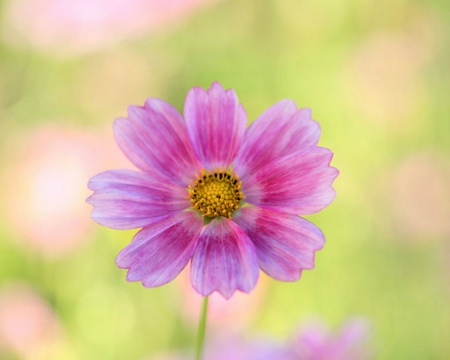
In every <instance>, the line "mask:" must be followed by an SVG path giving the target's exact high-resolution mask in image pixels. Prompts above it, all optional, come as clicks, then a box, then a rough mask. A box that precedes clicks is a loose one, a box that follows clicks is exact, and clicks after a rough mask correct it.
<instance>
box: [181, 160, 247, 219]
mask: <svg viewBox="0 0 450 360" xmlns="http://www.w3.org/2000/svg"><path fill="white" fill-rule="evenodd" d="M200 175H201V176H199V175H198V174H197V175H196V176H197V180H196V181H195V182H194V186H189V187H188V191H189V197H190V198H191V203H192V206H193V207H194V208H195V209H197V210H198V211H200V212H201V213H202V214H203V216H207V217H210V218H215V217H217V216H227V217H228V218H230V219H231V214H232V213H233V211H235V210H237V209H238V208H239V202H240V201H241V200H242V199H243V198H244V197H245V196H244V194H243V193H242V191H241V186H242V181H239V176H238V175H236V173H235V172H234V171H233V172H232V171H231V170H225V169H224V170H222V168H219V169H216V170H214V172H210V171H209V170H201V171H200Z"/></svg>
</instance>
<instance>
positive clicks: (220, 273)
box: [191, 218, 259, 299]
mask: <svg viewBox="0 0 450 360" xmlns="http://www.w3.org/2000/svg"><path fill="white" fill-rule="evenodd" d="M258 276H259V266H258V257H257V255H256V252H255V248H254V246H253V244H252V242H251V241H250V239H249V238H248V237H247V235H246V234H245V233H244V232H243V231H242V229H241V228H239V226H237V225H236V224H235V223H234V222H233V221H231V220H228V219H226V218H216V219H214V220H213V221H211V223H209V225H207V226H206V228H205V229H204V230H203V232H202V234H201V236H200V238H199V239H198V244H197V247H196V249H195V252H194V256H193V257H192V266H191V282H192V286H193V287H194V288H195V289H196V290H197V291H198V292H199V293H200V294H201V295H203V296H208V295H210V294H211V293H212V292H213V291H218V292H219V293H220V294H222V295H223V296H224V297H225V298H227V299H229V298H230V297H231V296H232V295H233V293H234V292H235V291H236V290H240V291H243V292H246V293H248V292H250V290H252V289H253V288H254V287H255V285H256V281H257V280H258Z"/></svg>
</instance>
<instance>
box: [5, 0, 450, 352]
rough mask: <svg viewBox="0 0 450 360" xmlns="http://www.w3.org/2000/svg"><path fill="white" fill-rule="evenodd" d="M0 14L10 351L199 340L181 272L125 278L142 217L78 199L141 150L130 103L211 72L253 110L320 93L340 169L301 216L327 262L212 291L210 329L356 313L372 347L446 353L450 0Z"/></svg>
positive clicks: (292, 1)
mask: <svg viewBox="0 0 450 360" xmlns="http://www.w3.org/2000/svg"><path fill="white" fill-rule="evenodd" d="M0 14H1V15H0V169H1V171H0V185H1V186H0V199H1V200H0V202H1V207H0V358H1V359H5V360H16V359H25V360H29V359H45V360H65V359H67V360H91V359H92V360H114V359H117V360H120V359H127V360H128V359H129V360H144V359H145V360H147V359H156V358H162V357H164V356H166V355H164V354H173V353H184V352H187V353H188V352H189V351H192V348H193V344H194V343H195V335H196V325H197V317H198V312H199V307H200V302H199V297H198V296H196V294H195V293H194V291H193V290H192V288H191V287H190V285H189V279H188V276H187V274H186V273H183V274H182V275H181V276H179V277H178V278H177V280H176V281H174V282H172V283H170V284H168V285H166V286H163V287H161V288H156V289H145V288H143V287H142V286H141V284H140V283H127V282H126V281H125V271H124V270H120V269H118V268H117V267H116V266H115V263H114V259H115V256H116V254H117V253H118V252H119V250H120V249H122V248H123V247H124V246H125V245H127V244H128V243H129V241H130V240H131V237H132V235H133V233H134V231H115V230H110V229H108V228H104V227H101V226H99V225H97V224H95V223H94V222H93V221H92V220H91V219H90V216H89V214H90V210H91V209H90V206H89V205H88V204H86V203H85V202H84V199H85V198H86V197H87V196H89V194H90V193H89V190H88V189H87V187H86V183H87V181H88V179H89V178H90V177H91V176H92V175H94V174H96V173H97V172H99V171H102V170H106V169H111V168H130V167H131V164H129V163H128V161H127V160H126V159H125V158H124V156H123V155H122V154H121V153H120V151H119V150H118V148H117V146H116V145H115V142H114V138H113V133H112V122H113V119H114V118H115V117H118V116H123V115H125V114H126V107H127V106H128V105H129V104H143V103H144V101H145V99H146V98H147V97H158V98H162V99H164V100H166V101H168V102H170V103H171V104H173V105H174V106H176V107H177V108H178V109H179V110H180V111H182V109H183V103H184V98H185V96H186V93H187V92H188V90H189V89H190V88H191V87H193V86H202V87H204V88H207V87H209V86H210V84H211V83H212V82H213V81H216V80H217V81H220V82H221V83H222V85H223V86H224V87H226V88H234V89H235V90H236V92H237V94H238V96H239V98H240V101H241V103H242V104H243V105H244V106H245V108H246V110H247V113H248V118H249V121H250V122H251V121H253V120H254V119H255V118H256V117H257V116H258V115H259V114H260V113H262V112H263V111H264V110H265V109H266V108H267V107H269V106H270V105H272V104H274V103H275V102H277V101H279V100H281V99H283V98H290V99H294V100H295V101H296V102H297V104H298V106H300V107H310V108H312V109H313V118H314V119H316V120H317V121H319V123H320V124H321V126H322V133H323V134H322V137H321V140H320V143H319V144H320V145H321V146H324V147H328V148H330V149H332V151H333V152H334V153H335V157H334V160H333V165H334V166H335V167H337V168H338V169H339V170H340V176H339V177H338V179H337V180H336V182H335V188H336V190H337V193H338V196H337V198H336V200H335V201H334V203H333V204H332V205H331V206H330V207H328V208H327V209H325V210H324V211H322V212H320V213H318V214H315V215H313V216H309V217H308V218H309V219H310V220H311V221H313V222H314V223H316V224H317V225H318V226H319V227H320V228H321V229H323V231H324V233H325V235H326V238H327V243H326V245H325V248H324V249H323V250H322V251H320V252H318V253H317V255H316V268H315V269H314V270H312V271H305V272H304V273H303V277H302V279H301V280H300V281H298V282H296V283H282V282H276V281H274V280H272V279H269V278H267V277H264V276H262V278H261V280H260V283H259V284H258V286H257V288H256V290H255V291H254V292H253V293H251V294H250V295H243V294H237V295H236V296H234V297H233V298H232V300H230V301H228V302H226V301H224V300H222V299H220V298H219V297H215V296H213V297H212V299H211V308H210V310H211V312H210V318H209V325H208V326H209V327H208V334H207V341H211V339H213V338H214V337H220V336H223V334H233V335H234V336H242V337H248V338H252V337H257V336H260V335H263V336H265V337H267V338H271V339H274V341H280V342H282V341H285V340H286V339H289V338H290V337H292V336H293V335H292V334H294V333H295V331H296V329H298V328H299V327H301V326H304V324H305V323H307V322H308V321H311V319H320V321H322V322H323V323H324V324H326V326H328V327H329V328H330V329H334V330H331V331H335V332H338V331H339V328H340V327H341V326H343V324H345V323H346V322H347V321H349V319H353V318H358V319H363V321H365V322H366V324H368V329H369V330H367V334H365V336H366V338H365V339H366V340H365V341H366V342H367V347H369V348H370V349H371V351H372V352H373V353H374V354H375V356H376V358H377V359H380V360H383V359H396V360H400V359H407V360H414V359H418V360H419V359H420V360H422V359H443V360H444V359H450V307H449V304H450V116H449V114H450V2H448V1H447V0H428V1H425V0H422V1H420V0H391V1H375V0H334V1H331V0H330V1H321V0H319V1H317V0H222V1H220V0H164V1H162V0H161V1H160V0H2V1H0ZM302 324H303V325H302ZM236 334H242V335H236Z"/></svg>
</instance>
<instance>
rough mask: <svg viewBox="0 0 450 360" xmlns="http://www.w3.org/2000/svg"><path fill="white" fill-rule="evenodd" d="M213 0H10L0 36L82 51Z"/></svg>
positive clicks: (181, 15) (62, 50) (55, 49)
mask: <svg viewBox="0 0 450 360" xmlns="http://www.w3.org/2000/svg"><path fill="white" fill-rule="evenodd" d="M217 1H218V0H164V1H162V0H109V1H107V0H77V1H73V0H10V1H8V2H7V3H6V5H5V9H4V14H5V15H4V18H5V26H4V29H3V36H4V38H5V40H7V41H8V42H9V43H11V44H14V45H16V44H22V45H29V46H32V47H35V48H38V49H40V50H44V51H48V52H52V53H57V54H61V53H63V54H64V53H65V54H67V53H68V54H73V53H75V54H76V53H82V52H85V51H90V50H95V49H97V48H99V47H104V46H107V45H110V44H111V43H114V42H117V41H119V40H123V39H126V38H130V37H133V36H137V35H140V34H143V33H146V32H148V31H152V30H155V29H157V28H161V27H165V26H167V25H168V24H175V23H177V24H178V23H179V22H180V20H183V18H184V17H186V16H187V15H188V14H190V13H191V12H193V11H195V10H196V9H197V8H199V7H201V6H204V5H206V4H208V3H214V2H217Z"/></svg>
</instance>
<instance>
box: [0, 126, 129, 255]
mask: <svg viewBox="0 0 450 360" xmlns="http://www.w3.org/2000/svg"><path fill="white" fill-rule="evenodd" d="M106 139H107V138H106V136H105V135H103V134H101V133H98V134H97V133H94V132H86V131H80V130H79V129H76V128H70V127H57V126H44V127H42V128H39V129H37V130H34V131H32V132H30V133H26V132H25V134H23V132H21V133H20V135H18V136H13V137H12V138H11V140H10V143H9V144H8V145H7V146H6V148H7V149H8V161H9V162H10V164H8V165H7V171H5V172H4V174H2V179H1V180H2V181H4V182H5V186H4V190H5V191H4V192H2V198H3V201H4V203H5V204H6V205H7V208H8V212H7V213H6V217H7V219H8V226H9V227H10V231H11V232H12V233H13V234H14V236H12V239H14V241H17V242H18V243H21V244H22V245H23V246H24V248H26V249H27V250H33V251H35V252H37V253H39V254H42V255H44V256H47V257H59V256H63V255H66V254H68V253H70V252H71V251H73V250H74V249H76V248H77V247H78V246H80V245H81V244H82V243H83V242H84V241H85V240H86V239H87V234H88V232H89V229H90V225H91V224H90V222H89V210H90V209H89V206H88V205H87V204H86V203H85V202H83V201H82V199H83V198H84V197H86V196H88V195H89V192H88V189H86V178H87V177H89V176H92V174H95V173H97V172H98V171H100V170H102V169H105V168H108V167H109V166H111V164H114V166H120V162H119V161H117V159H120V158H121V157H122V156H121V155H122V154H120V153H119V152H117V154H115V151H113V150H115V149H109V151H107V150H106V149H107V148H108V147H109V146H110V145H109V143H110V141H105V140H106ZM112 154H114V155H116V156H115V157H114V161H113V160H112V159H111V158H112V157H113V156H112ZM117 155H119V156H117ZM105 163H106V164H105ZM105 165H106V166H105Z"/></svg>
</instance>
